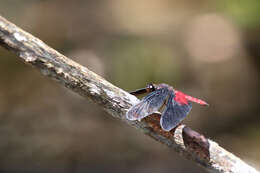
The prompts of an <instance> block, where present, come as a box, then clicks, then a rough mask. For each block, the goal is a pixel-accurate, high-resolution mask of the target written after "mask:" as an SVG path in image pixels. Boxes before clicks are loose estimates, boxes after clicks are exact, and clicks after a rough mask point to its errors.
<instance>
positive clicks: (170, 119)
mask: <svg viewBox="0 0 260 173" xmlns="http://www.w3.org/2000/svg"><path fill="white" fill-rule="evenodd" d="M173 99H174V95H173V94H171V95H170V97H169V100H168V102H167V106H166V109H165V110H164V111H163V113H162V116H161V120H160V124H161V127H162V129H163V130H165V131H170V130H171V129H173V128H174V127H176V126H177V125H178V124H179V123H180V122H181V121H182V120H183V119H184V118H185V117H186V116H187V115H188V113H189V112H190V110H191V107H192V106H191V103H188V104H180V103H177V102H176V101H174V100H173Z"/></svg>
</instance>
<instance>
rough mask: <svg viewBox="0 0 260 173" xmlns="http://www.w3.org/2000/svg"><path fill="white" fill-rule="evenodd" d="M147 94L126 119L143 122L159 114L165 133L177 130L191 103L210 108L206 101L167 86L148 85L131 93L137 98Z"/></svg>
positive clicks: (132, 108)
mask: <svg viewBox="0 0 260 173" xmlns="http://www.w3.org/2000/svg"><path fill="white" fill-rule="evenodd" d="M145 93H149V94H148V95H147V96H145V97H144V98H142V100H141V101H140V102H139V103H137V104H136V105H134V106H132V107H131V108H130V109H129V110H128V111H127V113H126V118H127V119H128V120H131V121H134V120H139V121H141V119H143V118H145V117H147V116H149V115H151V114H153V113H159V114H160V115H161V117H160V125H161V128H162V129H163V130H165V131H170V130H172V129H173V128H175V127H176V126H177V125H178V124H179V123H180V122H181V121H182V120H183V119H184V118H185V117H186V116H187V115H188V114H189V112H190V111H191V108H192V105H191V102H194V103H197V104H199V105H203V106H209V104H208V103H206V102H205V101H203V100H201V99H197V98H194V97H192V96H189V95H187V94H184V93H183V92H180V91H178V90H175V89H173V87H171V86H169V85H167V84H148V85H147V87H146V88H141V89H138V90H135V91H133V92H130V94H132V95H135V96H138V95H141V94H145Z"/></svg>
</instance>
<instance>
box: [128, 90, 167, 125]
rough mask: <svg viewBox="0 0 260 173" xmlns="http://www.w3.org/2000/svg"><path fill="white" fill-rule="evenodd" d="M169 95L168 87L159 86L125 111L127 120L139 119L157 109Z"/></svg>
mask: <svg viewBox="0 0 260 173" xmlns="http://www.w3.org/2000/svg"><path fill="white" fill-rule="evenodd" d="M168 95H169V90H168V88H160V89H158V90H155V91H153V92H151V93H150V94H148V95H147V96H146V97H144V98H143V99H142V100H141V101H140V103H138V104H136V105H134V106H132V107H131V108H130V109H129V110H128V112H127V113H126V118H127V119H129V120H141V119H142V118H144V117H146V116H148V115H150V114H152V113H154V112H156V111H158V110H159V109H160V107H161V106H162V105H163V103H164V101H165V100H166V97H167V96H168Z"/></svg>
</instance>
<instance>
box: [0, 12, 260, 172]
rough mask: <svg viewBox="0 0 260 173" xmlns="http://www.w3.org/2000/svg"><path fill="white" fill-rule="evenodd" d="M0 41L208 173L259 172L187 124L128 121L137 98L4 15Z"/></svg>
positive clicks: (156, 118)
mask: <svg viewBox="0 0 260 173" xmlns="http://www.w3.org/2000/svg"><path fill="white" fill-rule="evenodd" d="M0 44H1V45H2V46H3V47H5V48H7V49H8V50H11V51H13V52H14V53H16V54H17V55H18V57H20V59H21V60H22V61H24V62H25V63H27V64H30V65H32V66H34V67H36V68H37V69H39V70H40V71H41V72H42V74H44V75H46V76H48V77H50V78H52V79H54V80H56V81H58V82H60V83H61V84H62V85H63V86H65V87H67V88H69V89H71V90H73V91H74V92H76V93H78V94H80V95H82V96H83V97H85V98H89V99H91V100H92V101H93V102H95V103H97V104H99V105H100V106H101V107H102V108H103V109H104V110H105V111H106V112H108V113H109V114H110V115H112V116H113V117H115V118H118V119H120V120H122V121H124V122H126V123H127V124H129V125H131V126H133V127H136V128H137V129H140V130H141V132H143V133H145V134H146V135H149V136H150V137H152V138H153V139H155V140H157V141H159V142H161V143H163V144H165V145H167V146H169V147H171V148H173V149H174V150H175V151H176V152H177V153H179V154H180V155H182V156H183V157H185V158H187V159H189V160H192V161H194V162H195V163H197V164H199V165H200V166H202V167H203V168H205V169H206V170H207V171H208V172H215V173H220V172H221V173H227V172H229V173H257V172H258V171H256V170H255V169H254V168H252V167H250V166H249V165H247V164H246V163H245V162H243V161H242V160H240V159H239V158H238V157H236V156H235V155H233V154H231V153H229V152H228V151H226V150H225V149H223V148H221V147H220V146H219V145H218V144H217V143H216V142H213V141H212V140H209V139H206V138H205V137H204V136H203V135H201V134H199V133H197V132H195V131H193V130H191V129H190V128H188V127H186V126H185V125H179V126H178V127H177V128H175V129H173V130H172V131H170V132H165V131H163V130H162V129H161V128H160V123H159V118H160V117H159V116H158V115H156V114H154V115H152V116H149V117H147V118H145V119H143V120H142V121H141V122H138V121H128V120H127V119H126V117H125V113H126V111H127V110H128V109H129V108H130V107H131V106H132V105H134V104H136V103H137V102H138V99H137V98H136V97H134V96H133V95H130V94H128V93H127V92H126V91H124V90H122V89H120V88H118V87H116V86H114V85H112V84H111V83H109V82H107V81H106V80H105V79H103V78H102V77H100V76H98V75H97V74H95V73H93V72H92V71H90V70H88V69H87V68H86V67H83V66H81V65H80V64H77V63H76V62H74V61H72V60H70V59H69V58H67V57H65V56H64V55H62V54H60V53H59V52H57V51H55V50H54V49H52V48H50V47H49V46H47V45H46V44H45V43H43V42H42V41H41V40H39V39H37V38H35V37H34V36H32V35H31V34H29V33H27V32H25V31H23V30H22V29H20V28H18V27H17V26H15V25H14V24H12V23H11V22H9V21H7V20H6V19H4V18H3V17H1V16H0Z"/></svg>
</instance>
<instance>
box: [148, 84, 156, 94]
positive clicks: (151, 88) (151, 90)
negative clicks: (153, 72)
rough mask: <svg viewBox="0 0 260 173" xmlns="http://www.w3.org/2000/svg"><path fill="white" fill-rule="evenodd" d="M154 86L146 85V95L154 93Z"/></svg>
mask: <svg viewBox="0 0 260 173" xmlns="http://www.w3.org/2000/svg"><path fill="white" fill-rule="evenodd" d="M155 89H156V88H155V85H154V84H152V83H151V84H148V85H147V86H146V91H147V92H148V93H150V92H153V91H155Z"/></svg>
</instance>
